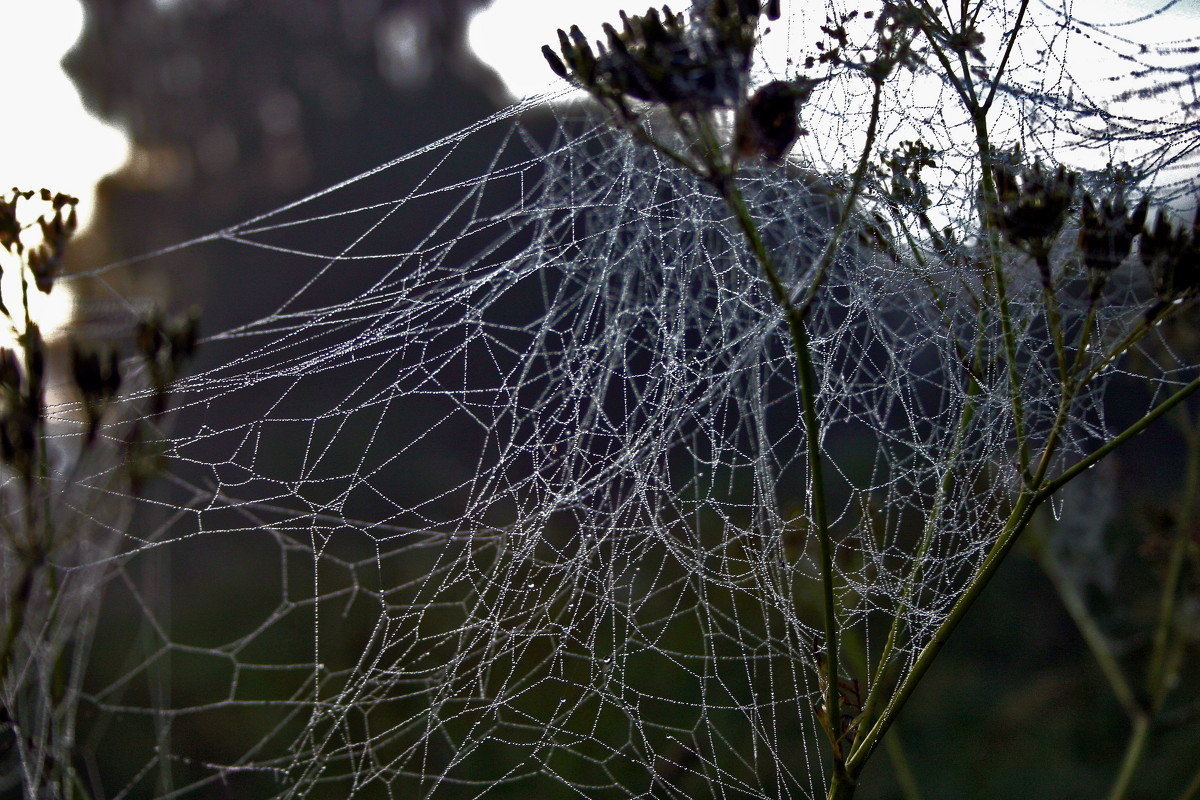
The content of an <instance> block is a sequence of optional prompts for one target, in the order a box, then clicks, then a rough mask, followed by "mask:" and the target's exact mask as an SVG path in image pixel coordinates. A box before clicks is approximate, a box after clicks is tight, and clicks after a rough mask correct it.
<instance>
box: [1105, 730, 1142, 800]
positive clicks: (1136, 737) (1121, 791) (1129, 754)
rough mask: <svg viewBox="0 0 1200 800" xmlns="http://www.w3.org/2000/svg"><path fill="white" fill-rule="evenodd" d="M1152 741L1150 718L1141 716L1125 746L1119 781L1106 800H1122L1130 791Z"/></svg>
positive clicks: (1118, 776)
mask: <svg viewBox="0 0 1200 800" xmlns="http://www.w3.org/2000/svg"><path fill="white" fill-rule="evenodd" d="M1149 740H1150V717H1149V716H1148V715H1146V714H1144V713H1143V714H1139V715H1138V716H1137V717H1136V718H1135V719H1134V721H1133V732H1132V733H1131V734H1130V736H1129V742H1128V743H1127V744H1126V745H1125V755H1124V756H1122V757H1121V768H1120V769H1119V770H1118V771H1117V779H1116V780H1115V781H1114V782H1113V785H1112V788H1111V789H1110V790H1109V792H1108V796H1107V798H1106V800H1121V798H1123V797H1125V792H1126V791H1128V790H1129V784H1130V782H1131V781H1132V780H1133V774H1134V772H1136V771H1137V765H1138V763H1139V762H1140V761H1141V760H1142V756H1143V755H1145V753H1146V745H1147V744H1149Z"/></svg>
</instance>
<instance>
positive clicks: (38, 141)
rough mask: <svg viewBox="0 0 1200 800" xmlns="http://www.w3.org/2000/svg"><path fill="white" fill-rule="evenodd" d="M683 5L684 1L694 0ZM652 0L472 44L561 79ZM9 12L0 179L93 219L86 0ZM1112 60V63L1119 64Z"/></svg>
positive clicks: (505, 2)
mask: <svg viewBox="0 0 1200 800" xmlns="http://www.w3.org/2000/svg"><path fill="white" fill-rule="evenodd" d="M1161 3H1162V0H1124V1H1123V2H1120V1H1118V2H1106V3H1093V0H1077V1H1076V2H1075V3H1074V7H1075V9H1076V11H1077V12H1080V11H1083V10H1084V9H1083V6H1084V5H1086V6H1087V9H1086V10H1087V13H1088V14H1093V13H1094V14H1103V15H1109V16H1110V18H1111V19H1128V18H1130V17H1132V16H1136V15H1137V12H1138V10H1139V9H1148V8H1153V7H1156V6H1158V5H1161ZM675 5H676V6H678V7H680V8H682V7H684V6H685V5H686V0H678V2H676V3H675ZM788 5H791V6H792V7H793V8H795V9H798V11H796V12H794V13H795V14H796V15H797V18H802V17H803V16H804V15H805V11H804V9H805V8H806V7H809V6H811V7H813V8H816V9H817V11H809V12H808V16H809V17H813V19H808V20H802V21H800V22H799V24H797V21H796V20H794V21H793V23H792V24H791V25H790V26H786V25H781V23H776V24H777V25H781V29H780V30H778V31H776V33H775V34H774V35H773V36H768V37H766V39H765V42H766V47H767V58H768V60H770V61H771V62H772V63H776V64H779V63H780V62H781V59H782V56H781V53H782V52H783V51H785V50H787V49H788V48H789V45H790V44H791V45H794V44H795V43H790V42H789V41H788V37H789V32H791V31H798V30H807V29H808V28H810V27H811V26H812V24H814V23H819V22H820V21H821V20H820V19H819V18H817V17H816V16H814V15H815V14H818V13H819V16H823V4H815V3H811V2H800V0H792V2H791V3H788V2H785V3H784V8H785V10H786V8H787V6H788ZM648 6H649V2H648V0H495V1H494V2H493V4H492V5H491V6H490V7H488V8H486V9H484V10H483V11H481V12H480V13H479V14H477V15H476V17H475V19H474V20H473V21H472V24H471V28H470V44H471V46H472V48H473V49H474V50H475V52H476V53H477V54H478V55H479V57H480V58H482V59H483V60H484V61H486V62H488V63H489V64H491V65H492V66H493V67H494V68H495V69H496V70H497V71H498V72H499V73H500V76H501V78H502V79H503V80H504V82H505V83H506V85H507V86H508V87H509V91H510V93H511V94H512V95H513V96H514V97H522V96H525V95H533V94H538V93H540V92H542V91H544V90H546V89H550V88H555V87H556V81H558V79H557V78H556V77H555V76H554V75H553V73H551V72H550V70H549V69H548V68H547V66H546V63H545V61H544V60H543V58H542V55H541V52H540V51H541V45H543V44H546V43H551V42H554V41H555V40H556V34H555V30H556V29H557V28H559V27H563V28H566V27H569V26H570V25H572V24H577V25H579V26H580V27H581V28H582V29H583V30H584V31H585V32H586V33H588V35H589V36H592V37H594V38H600V25H601V23H602V22H605V21H611V20H616V19H617V18H618V14H617V12H618V10H619V9H621V8H622V7H625V8H632V9H634V10H637V11H641V10H644V8H645V7H648ZM0 19H3V20H4V22H5V27H6V29H7V31H6V32H8V33H9V34H10V35H9V36H7V37H6V40H5V63H6V64H7V65H8V68H9V70H10V72H9V73H8V74H9V79H8V81H7V82H6V85H5V100H6V101H7V103H6V110H7V112H8V120H9V121H8V122H7V123H6V124H5V125H2V126H0V187H3V188H4V189H7V188H8V187H11V186H21V187H29V188H40V187H42V186H46V187H48V188H50V189H53V190H55V191H65V192H70V193H72V194H75V195H77V196H79V197H80V198H81V200H82V202H81V203H80V212H81V216H82V218H83V220H82V221H84V222H85V223H86V219H87V216H88V213H89V211H90V210H91V209H92V208H94V206H95V204H94V202H93V200H92V196H91V194H92V187H93V186H94V185H95V183H96V181H98V180H99V179H100V178H101V177H102V176H104V175H105V174H107V173H109V172H112V171H114V170H116V169H118V168H119V167H120V166H121V165H122V164H123V163H124V162H125V159H126V158H127V156H128V153H129V147H128V143H127V141H126V140H125V138H124V136H123V135H122V134H121V132H120V131H119V130H118V129H116V128H114V127H112V126H110V125H107V124H106V123H103V122H101V121H99V120H97V119H96V118H94V117H92V116H90V115H88V114H87V112H86V111H85V110H84V108H83V105H82V103H81V102H80V99H79V95H78V93H77V92H76V91H75V88H74V86H73V85H72V84H71V82H70V80H69V79H68V78H67V77H66V75H65V74H64V73H63V72H62V69H61V67H60V65H59V62H60V60H61V58H62V55H63V54H64V53H65V52H66V51H67V50H68V49H69V48H70V47H71V45H72V44H73V43H74V42H75V40H76V39H77V38H78V36H79V33H80V30H81V27H82V24H83V11H82V8H81V6H80V4H79V0H0ZM1197 25H1200V0H1180V1H1179V2H1177V3H1176V4H1175V5H1174V6H1173V7H1172V9H1171V14H1170V15H1164V17H1163V18H1161V19H1160V20H1159V21H1158V22H1156V26H1157V27H1158V28H1159V29H1160V30H1161V32H1162V36H1161V40H1162V41H1167V40H1169V39H1174V38H1180V36H1182V35H1186V33H1187V32H1188V31H1196V30H1200V28H1198V27H1197ZM1148 32H1149V31H1147V30H1145V29H1144V28H1139V29H1138V31H1137V33H1138V35H1139V36H1145V35H1146V34H1147V33H1148ZM794 35H800V34H794ZM1193 35H1194V34H1193ZM806 38H808V37H807V36H806ZM791 49H793V50H801V51H802V48H796V47H792V48H791ZM772 51H774V55H772ZM1097 66H1098V67H1100V65H1099V64H1098V65H1097ZM1106 68H1107V69H1109V70H1112V69H1113V67H1112V66H1111V65H1109V66H1108V67H1106ZM1118 69H1119V67H1118ZM14 121H15V122H14Z"/></svg>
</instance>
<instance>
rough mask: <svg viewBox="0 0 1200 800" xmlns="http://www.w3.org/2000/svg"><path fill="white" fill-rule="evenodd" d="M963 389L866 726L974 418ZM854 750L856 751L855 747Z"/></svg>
mask: <svg viewBox="0 0 1200 800" xmlns="http://www.w3.org/2000/svg"><path fill="white" fill-rule="evenodd" d="M969 381H970V382H969V384H968V387H967V403H966V406H965V407H964V408H963V412H962V416H961V417H960V418H959V421H958V430H957V431H955V433H954V443H953V444H952V445H951V448H950V458H949V459H948V462H947V464H946V467H945V472H944V473H943V474H942V482H941V484H940V485H939V487H938V493H937V496H936V497H935V498H934V501H933V508H932V509H931V510H930V512H929V516H928V517H927V518H926V520H925V530H924V531H923V532H922V534H921V543H920V545H918V547H917V553H916V556H915V557H914V559H913V567H912V571H911V572H909V575H908V578H906V579H905V582H904V590H903V592H902V593H901V596H900V603H899V605H898V606H897V608H896V612H895V614H894V615H893V616H892V624H891V626H890V627H889V629H888V635H887V639H886V640H885V641H884V644H883V650H882V651H881V652H880V654H879V661H878V662H877V664H876V668H875V675H874V677H873V678H872V681H871V689H870V692H869V693H868V695H867V699H866V701H865V702H864V703H863V707H862V714H861V717H862V724H867V723H869V722H870V720H871V715H872V714H873V713H874V710H875V705H876V703H878V702H879V698H880V697H881V696H882V694H883V687H884V684H885V678H886V673H887V669H888V667H889V666H890V661H891V656H892V650H893V649H894V648H895V643H896V639H897V637H898V636H899V632H900V624H901V622H902V620H903V617H904V612H905V611H906V610H907V609H908V604H909V601H910V600H911V598H912V593H913V588H914V587H915V585H916V582H917V580H918V578H919V577H920V573H921V566H922V564H923V562H924V559H925V554H926V552H928V550H929V545H930V543H931V542H932V541H933V536H934V533H935V532H936V530H937V521H938V518H939V517H940V516H941V513H942V508H943V507H944V504H945V498H946V497H947V496H948V495H949V493H950V490H951V488H952V487H953V483H954V467H955V465H956V464H957V462H958V457H959V456H960V455H961V454H962V448H963V444H964V442H965V441H966V435H967V431H968V430H969V429H970V426H971V420H972V419H974V417H975V396H976V395H978V394H979V384H978V383H977V382H976V381H975V379H974V378H970V379H969ZM856 749H857V748H856Z"/></svg>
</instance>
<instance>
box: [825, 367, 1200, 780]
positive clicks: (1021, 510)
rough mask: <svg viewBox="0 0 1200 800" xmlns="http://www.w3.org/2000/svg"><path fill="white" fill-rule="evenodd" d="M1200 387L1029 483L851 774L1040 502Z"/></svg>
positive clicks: (1183, 391) (853, 759) (854, 757)
mask: <svg viewBox="0 0 1200 800" xmlns="http://www.w3.org/2000/svg"><path fill="white" fill-rule="evenodd" d="M1197 389H1200V377H1197V378H1196V379H1194V380H1192V381H1191V382H1190V383H1188V384H1185V385H1184V386H1183V387H1181V388H1180V389H1178V390H1177V391H1176V392H1175V394H1173V395H1171V396H1170V397H1169V398H1167V399H1166V400H1164V401H1163V402H1162V403H1160V404H1159V405H1158V406H1156V407H1155V408H1154V409H1153V410H1152V411H1151V412H1150V413H1148V414H1146V415H1145V416H1144V417H1142V418H1141V419H1140V420H1138V421H1137V422H1135V423H1134V424H1132V425H1130V426H1129V427H1128V428H1126V429H1125V430H1124V431H1122V432H1121V433H1120V434H1119V435H1118V436H1116V437H1114V438H1113V439H1112V440H1111V441H1109V442H1108V443H1106V444H1105V445H1103V446H1102V447H1100V448H1097V449H1096V450H1095V451H1093V452H1092V453H1090V454H1089V455H1088V456H1086V457H1085V458H1083V459H1081V460H1080V461H1079V462H1078V463H1077V464H1075V465H1074V466H1072V467H1071V468H1070V469H1068V470H1065V471H1064V472H1063V474H1062V475H1060V476H1059V477H1058V478H1056V479H1054V480H1052V481H1048V482H1047V483H1046V484H1045V485H1043V486H1041V487H1040V488H1030V487H1027V488H1026V489H1024V490H1023V491H1022V492H1021V494H1020V495H1019V496H1018V498H1017V502H1016V503H1015V505H1014V506H1013V509H1012V512H1011V513H1010V514H1009V517H1008V521H1007V522H1006V523H1005V525H1004V527H1003V529H1002V530H1001V532H1000V535H999V536H998V537H997V538H996V542H995V544H993V545H992V549H991V550H990V551H989V552H988V554H987V556H986V557H985V558H984V560H983V562H982V563H981V564H980V566H979V568H978V569H977V570H976V572H975V574H974V575H973V576H972V577H971V580H970V582H969V583H968V584H967V587H966V589H965V590H964V591H963V593H962V595H960V596H959V598H958V600H957V601H955V603H954V605H953V606H952V607H951V609H950V612H949V613H948V614H947V615H946V619H944V620H943V621H942V623H941V625H939V626H938V628H937V630H935V631H934V633H933V636H932V637H931V638H930V640H929V641H928V642H927V643H926V644H925V646H924V647H923V648H921V651H920V653H918V655H917V658H916V661H915V662H914V663H913V666H912V668H911V669H910V670H909V673H908V675H907V676H906V677H905V678H904V680H903V681H902V682H901V684H900V686H899V687H898V688H897V689H896V692H895V694H894V695H893V697H892V700H891V702H890V703H889V704H888V706H887V708H886V709H885V710H884V712H883V713H882V714H881V715H880V717H879V719H877V720H876V721H875V723H874V724H872V725H871V727H870V729H869V730H868V731H867V732H866V733H865V734H864V735H863V737H862V739H861V741H860V743H859V745H858V746H857V747H856V748H855V749H854V752H853V753H852V754H851V756H850V758H849V759H848V760H847V763H846V768H847V769H848V770H849V771H850V774H851V775H857V774H858V773H859V772H860V771H861V770H862V767H863V765H864V764H865V763H866V761H867V759H868V758H870V756H871V752H872V751H873V750H874V749H875V747H876V746H877V745H878V744H879V740H880V737H882V736H883V734H885V733H886V732H887V729H888V727H889V726H890V725H891V724H892V722H893V721H895V718H896V716H897V715H898V714H899V713H900V710H901V709H902V708H903V707H904V704H905V702H907V700H908V698H909V697H910V696H911V695H912V692H913V691H914V690H915V689H916V687H917V685H918V684H919V683H920V682H921V679H922V678H923V677H924V675H925V673H926V672H927V671H928V670H929V667H930V666H931V665H932V663H933V660H934V659H935V658H936V657H937V654H938V653H939V652H940V651H941V649H942V647H943V646H944V645H945V643H946V640H947V638H948V637H949V636H950V634H951V633H952V632H953V631H954V629H955V628H956V627H957V626H958V623H959V622H961V621H962V618H963V616H964V615H965V614H966V612H967V610H968V609H969V608H970V607H971V605H972V604H974V602H975V600H976V599H978V597H979V595H980V594H981V593H982V592H983V589H984V587H985V586H987V584H988V582H989V581H990V580H991V578H992V576H993V575H994V574H995V572H996V570H997V569H999V566H1000V564H1001V563H1003V561H1004V558H1005V556H1007V555H1008V553H1009V551H1010V550H1011V549H1012V546H1013V544H1014V543H1015V542H1016V540H1017V538H1018V537H1019V536H1020V534H1021V532H1022V531H1024V530H1025V529H1026V528H1027V527H1028V526H1029V522H1030V520H1031V519H1032V518H1033V512H1034V511H1036V510H1037V508H1038V506H1039V505H1041V504H1042V503H1043V502H1045V501H1046V500H1047V499H1049V498H1050V496H1051V495H1053V494H1054V493H1055V492H1056V491H1058V490H1059V489H1061V488H1062V487H1063V486H1065V485H1066V484H1067V483H1069V482H1070V481H1071V480H1073V479H1074V478H1077V477H1079V475H1081V474H1083V472H1084V471H1085V470H1087V469H1088V468H1089V467H1091V466H1093V465H1095V464H1096V463H1097V462H1099V461H1100V460H1101V459H1103V458H1104V457H1105V456H1107V455H1108V454H1109V453H1111V452H1112V451H1114V450H1116V449H1117V448H1118V447H1120V446H1122V445H1123V444H1125V443H1126V442H1128V441H1129V440H1130V439H1132V438H1134V437H1135V436H1137V435H1138V434H1140V433H1142V432H1144V431H1145V430H1146V429H1147V428H1148V427H1150V425H1151V424H1153V423H1154V421H1155V420H1157V419H1158V418H1159V417H1161V416H1162V415H1163V414H1166V413H1167V412H1168V411H1170V410H1171V409H1172V408H1174V407H1175V406H1177V405H1178V404H1179V403H1181V402H1183V401H1184V400H1185V399H1186V398H1187V397H1188V396H1190V395H1191V394H1192V393H1193V392H1195V391H1196V390H1197Z"/></svg>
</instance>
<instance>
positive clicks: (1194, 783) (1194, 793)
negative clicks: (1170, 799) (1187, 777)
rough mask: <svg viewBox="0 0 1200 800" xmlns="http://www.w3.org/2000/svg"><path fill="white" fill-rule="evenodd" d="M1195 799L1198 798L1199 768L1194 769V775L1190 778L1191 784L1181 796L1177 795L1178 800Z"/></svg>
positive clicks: (1199, 791) (1199, 790)
mask: <svg viewBox="0 0 1200 800" xmlns="http://www.w3.org/2000/svg"><path fill="white" fill-rule="evenodd" d="M1196 798H1200V767H1197V768H1196V774H1195V775H1193V776H1192V780H1191V782H1190V783H1189V784H1188V785H1187V788H1186V789H1184V790H1183V794H1181V795H1179V800H1196Z"/></svg>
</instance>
